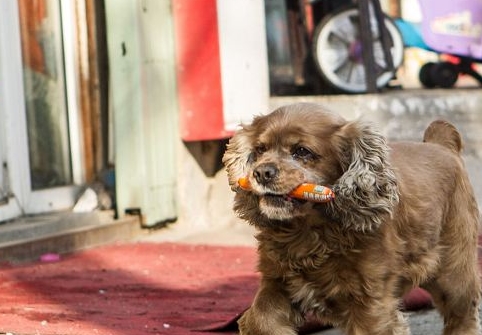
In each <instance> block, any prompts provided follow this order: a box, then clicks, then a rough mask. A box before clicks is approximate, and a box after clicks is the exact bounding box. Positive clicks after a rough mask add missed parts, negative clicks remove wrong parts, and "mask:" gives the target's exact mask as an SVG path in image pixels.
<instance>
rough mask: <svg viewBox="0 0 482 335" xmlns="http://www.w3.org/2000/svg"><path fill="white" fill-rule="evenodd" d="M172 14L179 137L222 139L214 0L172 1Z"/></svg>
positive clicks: (220, 85) (227, 134)
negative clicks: (178, 109)
mask: <svg viewBox="0 0 482 335" xmlns="http://www.w3.org/2000/svg"><path fill="white" fill-rule="evenodd" d="M173 14H174V27H175V43H176V46H175V48H176V71H177V85H178V101H179V108H180V126H181V137H182V139H183V140H185V141H199V140H210V139H220V138H226V137H228V136H229V133H228V132H226V131H225V129H224V119H223V98H222V84H221V65H220V51H219V34H218V21H217V10H216V0H173Z"/></svg>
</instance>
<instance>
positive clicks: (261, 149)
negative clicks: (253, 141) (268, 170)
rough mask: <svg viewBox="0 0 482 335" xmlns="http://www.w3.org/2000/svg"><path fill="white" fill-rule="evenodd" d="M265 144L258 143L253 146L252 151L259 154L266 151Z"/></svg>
mask: <svg viewBox="0 0 482 335" xmlns="http://www.w3.org/2000/svg"><path fill="white" fill-rule="evenodd" d="M266 150H267V149H266V146H265V145H264V144H258V145H257V146H256V147H255V148H254V151H255V152H256V153H257V154H258V155H261V154H263V153H265V152H266Z"/></svg>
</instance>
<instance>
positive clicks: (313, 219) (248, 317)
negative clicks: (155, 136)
mask: <svg viewBox="0 0 482 335" xmlns="http://www.w3.org/2000/svg"><path fill="white" fill-rule="evenodd" d="M461 149H462V141H461V136H460V134H459V133H458V131H457V130H456V128H455V127H454V126H453V125H451V124H450V123H448V122H446V121H441V120H439V121H434V122H433V123H431V124H430V125H429V127H428V128H427V129H426V131H425V134H424V138H423V143H422V142H400V143H392V144H390V145H389V144H387V141H386V139H385V138H384V137H383V136H382V135H381V134H380V133H379V132H378V131H377V130H376V129H375V128H374V127H373V126H372V125H371V124H369V123H365V122H362V121H352V122H348V121H346V120H345V119H343V118H342V117H340V116H338V115H336V114H333V113H330V112H327V111H326V110H324V109H323V107H321V106H319V105H316V104H307V103H300V104H293V105H288V106H285V107H281V108H279V109H277V110H275V111H274V112H272V113H271V114H268V115H265V116H259V117H256V118H254V120H253V122H252V123H251V124H248V125H243V126H242V128H241V129H240V130H238V131H237V132H236V133H235V134H234V136H233V137H232V139H231V140H230V142H229V144H228V146H227V150H226V152H225V154H224V157H223V162H224V164H225V166H226V169H227V172H228V177H229V183H230V185H231V187H232V189H233V190H235V191H236V192H237V193H236V195H235V202H234V210H235V212H236V213H237V214H238V216H239V217H241V218H242V219H245V220H246V221H248V222H249V223H250V224H252V225H254V226H255V227H256V228H257V231H258V232H257V235H256V238H257V240H258V253H259V265H258V269H259V271H260V273H261V283H260V287H259V290H258V292H257V294H256V297H255V299H254V301H253V303H252V305H251V307H250V308H249V309H248V310H247V311H246V312H245V313H244V314H243V316H242V317H241V319H240V320H239V322H238V323H239V329H240V334H242V335H294V334H297V329H298V328H299V327H300V326H301V325H302V324H303V322H304V319H305V317H306V316H308V315H310V317H311V316H314V317H316V318H318V319H320V320H322V321H323V322H326V323H329V324H332V325H333V326H335V327H338V328H340V329H342V330H343V331H344V332H345V333H346V334H348V335H365V334H366V335H368V334H369V335H382V334H384V335H389V334H390V335H407V334H409V333H410V331H409V327H408V325H407V322H406V319H405V316H404V315H403V313H402V312H401V311H400V300H401V297H402V296H403V295H404V294H405V293H407V292H408V291H409V290H410V289H411V288H414V287H417V286H418V287H422V288H424V289H426V290H427V291H428V292H430V294H431V296H432V299H433V302H434V304H435V306H436V307H437V309H438V310H439V312H440V313H441V315H442V316H443V318H444V329H445V330H444V334H445V335H455V334H458V335H475V334H479V327H480V326H479V317H478V306H479V301H480V282H479V272H478V264H477V236H478V220H479V212H478V208H477V203H476V200H475V197H474V193H473V190H472V187H471V185H470V182H469V179H468V176H467V172H466V170H465V168H464V163H463V161H462V159H461V157H460V152H461ZM242 177H247V178H248V180H249V182H250V184H251V187H252V190H248V191H246V190H243V189H240V188H239V187H238V180H239V179H240V178H242ZM307 182H308V183H315V184H320V185H325V186H329V187H331V188H332V189H333V190H334V192H335V196H336V197H335V199H334V200H332V201H330V202H328V203H314V202H309V201H301V200H297V199H294V198H292V197H290V196H289V195H288V194H289V193H290V191H291V190H293V189H294V188H296V187H297V186H298V185H299V184H301V183H307Z"/></svg>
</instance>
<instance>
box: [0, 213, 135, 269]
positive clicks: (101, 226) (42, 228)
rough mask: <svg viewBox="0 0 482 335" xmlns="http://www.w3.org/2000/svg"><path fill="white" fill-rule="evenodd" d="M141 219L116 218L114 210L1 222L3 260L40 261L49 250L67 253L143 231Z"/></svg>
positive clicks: (41, 216)
mask: <svg viewBox="0 0 482 335" xmlns="http://www.w3.org/2000/svg"><path fill="white" fill-rule="evenodd" d="M143 232H144V230H143V229H142V228H141V225H140V221H139V218H138V217H137V216H127V217H124V218H122V219H117V220H114V219H113V217H112V215H111V213H108V212H92V213H71V212H64V213H54V214H47V215H38V216H30V217H22V218H19V219H16V220H13V221H10V222H7V223H3V224H1V225H0V262H8V263H22V262H29V261H34V260H38V259H39V258H40V256H41V255H44V254H47V253H54V254H67V253H72V252H75V251H79V250H82V249H87V248H91V247H95V246H99V245H103V244H108V243H114V242H120V241H129V240H132V239H134V238H135V237H137V236H139V235H141V234H143Z"/></svg>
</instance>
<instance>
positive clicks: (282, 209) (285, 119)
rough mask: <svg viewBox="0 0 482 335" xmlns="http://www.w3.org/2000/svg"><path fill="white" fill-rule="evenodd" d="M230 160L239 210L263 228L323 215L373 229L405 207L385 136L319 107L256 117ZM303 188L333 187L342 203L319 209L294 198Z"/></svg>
mask: <svg viewBox="0 0 482 335" xmlns="http://www.w3.org/2000/svg"><path fill="white" fill-rule="evenodd" d="M223 162H224V164H225V165H226V169H227V172H228V178H229V184H230V185H231V188H232V189H233V190H235V191H236V192H237V194H236V198H235V206H234V209H235V211H236V212H237V213H238V214H239V216H240V217H241V218H244V219H246V220H248V221H249V222H251V223H253V224H255V225H257V226H273V225H280V224H283V222H286V221H292V220H293V219H297V218H305V219H306V218H307V217H310V218H315V219H316V218H317V217H319V218H321V219H324V220H326V219H331V220H336V221H339V222H340V224H342V225H344V226H345V227H346V228H350V229H355V230H370V229H372V228H376V227H378V226H379V225H380V224H381V223H382V221H383V219H384V216H386V215H390V214H391V212H392V208H393V206H394V205H395V204H396V202H397V201H398V189H397V184H396V179H395V176H394V174H393V171H392V169H391V167H390V165H389V163H388V146H387V144H386V141H385V139H384V137H383V136H382V135H380V134H379V133H378V132H377V131H375V130H374V129H373V128H372V127H371V126H370V125H368V124H364V123H362V122H358V121H355V122H347V121H346V120H344V119H343V118H341V117H340V116H338V115H335V114H332V113H329V112H327V111H325V110H324V109H323V108H322V107H321V106H319V105H316V104H306V103H302V104H295V105H289V106H285V107H282V108H279V109H277V110H276V111H274V112H272V113H271V114H268V115H266V116H259V117H256V118H255V119H254V120H253V122H252V123H251V124H249V125H244V126H243V127H242V128H241V129H240V130H238V131H237V132H236V133H235V135H234V136H233V138H232V139H231V140H230V142H229V144H228V147H227V150H226V153H225V155H224V157H223ZM241 177H247V178H248V179H249V181H250V183H251V186H252V190H251V191H244V190H241V189H239V187H238V179H239V178H241ZM301 183H315V184H320V185H325V186H331V187H332V188H333V189H334V191H335V195H336V199H335V200H334V201H331V202H330V203H327V204H314V203H311V202H306V201H300V200H296V199H293V198H291V197H289V196H288V193H290V191H292V190H293V189H294V188H296V187H297V186H298V185H300V184H301ZM323 215H325V216H329V217H325V218H323V217H322V216H323ZM320 216H321V217H320Z"/></svg>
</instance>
